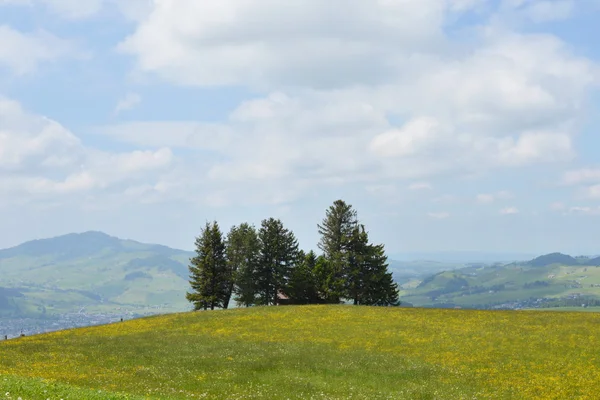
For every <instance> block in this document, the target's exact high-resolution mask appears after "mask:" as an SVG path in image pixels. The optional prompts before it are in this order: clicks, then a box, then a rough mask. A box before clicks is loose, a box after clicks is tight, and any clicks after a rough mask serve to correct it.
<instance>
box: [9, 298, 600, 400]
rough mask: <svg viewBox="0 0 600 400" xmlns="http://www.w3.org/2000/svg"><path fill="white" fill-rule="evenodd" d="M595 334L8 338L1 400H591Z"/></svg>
mask: <svg viewBox="0 0 600 400" xmlns="http://www.w3.org/2000/svg"><path fill="white" fill-rule="evenodd" d="M599 328H600V314H595V313H575V312H573V313H572V312H564V313H557V312H540V311H535V312H527V311H522V312H511V311H475V310H439V309H416V308H415V309H411V308H370V307H353V306H306V307H257V308H250V309H235V310H228V311H214V312H198V313H182V314H172V315H165V316H158V317H150V318H144V319H138V320H132V321H126V322H123V323H117V324H112V325H105V326H100V327H91V328H84V329H75V330H67V331H61V332H55V333H51V334H45V335H40V336H31V337H25V338H20V339H15V340H9V341H4V342H1V343H0V387H1V388H2V392H0V398H2V396H4V395H5V397H4V398H7V399H17V398H18V397H21V398H22V399H23V400H26V399H48V398H50V399H59V398H62V399H99V400H105V399H126V398H128V399H142V398H152V399H196V398H197V399H213V398H215V399H300V398H302V399H347V398H352V399H498V398H506V399H509V398H510V399H597V393H600V357H598V348H600V329H599ZM6 393H8V394H6Z"/></svg>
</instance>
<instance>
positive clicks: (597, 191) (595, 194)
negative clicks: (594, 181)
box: [586, 184, 600, 199]
mask: <svg viewBox="0 0 600 400" xmlns="http://www.w3.org/2000/svg"><path fill="white" fill-rule="evenodd" d="M586 195H587V197H589V198H592V199H600V184H598V185H593V186H589V187H587V188H586Z"/></svg>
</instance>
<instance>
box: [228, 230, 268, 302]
mask: <svg viewBox="0 0 600 400" xmlns="http://www.w3.org/2000/svg"><path fill="white" fill-rule="evenodd" d="M259 251H260V243H259V240H258V235H257V233H256V229H255V228H254V226H252V225H249V224H247V223H243V224H240V226H234V227H232V228H231V230H230V231H229V233H228V235H227V244H226V255H227V266H228V271H229V274H230V275H231V276H232V281H231V285H230V286H229V288H228V293H227V297H228V298H229V299H230V298H231V295H232V292H233V291H235V294H236V297H235V300H236V302H237V303H238V304H239V305H244V306H246V307H248V306H251V305H252V304H254V303H255V301H256V299H255V297H256V285H255V282H254V280H255V270H256V266H257V263H258V256H259Z"/></svg>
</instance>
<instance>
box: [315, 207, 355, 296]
mask: <svg viewBox="0 0 600 400" xmlns="http://www.w3.org/2000/svg"><path fill="white" fill-rule="evenodd" d="M357 225H358V219H357V213H356V211H355V210H354V209H353V208H352V205H350V204H346V202H344V201H343V200H336V201H335V202H334V203H333V205H331V206H330V207H329V209H328V210H327V211H326V214H325V218H324V219H323V222H322V223H321V224H319V225H317V226H318V230H319V234H320V235H321V239H320V241H319V245H318V246H319V249H321V250H322V251H323V254H324V256H325V258H326V259H327V262H328V264H329V265H328V267H329V270H330V276H329V279H328V281H329V282H328V288H327V289H328V292H329V294H328V297H329V300H330V301H331V302H335V303H339V302H340V301H341V298H342V296H343V295H344V291H345V289H344V286H345V285H346V276H345V271H346V270H347V268H348V266H347V264H346V263H347V261H348V254H347V253H348V251H349V247H348V246H349V244H350V241H351V239H352V235H353V232H354V230H355V229H356V227H357Z"/></svg>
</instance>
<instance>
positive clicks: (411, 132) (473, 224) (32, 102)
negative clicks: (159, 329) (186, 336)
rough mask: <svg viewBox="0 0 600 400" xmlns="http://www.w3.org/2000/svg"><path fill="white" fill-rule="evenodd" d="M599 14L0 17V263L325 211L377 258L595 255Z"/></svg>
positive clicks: (7, 5) (420, 4)
mask: <svg viewBox="0 0 600 400" xmlns="http://www.w3.org/2000/svg"><path fill="white" fill-rule="evenodd" d="M599 19H600V0H328V1H323V0H287V1H285V2H283V1H279V0H220V1H198V0H154V1H152V0H127V1H118V0H0V247H9V246H14V245H17V244H19V243H21V242H24V241H27V240H32V239H38V238H45V237H52V236H57V235H61V234H66V233H70V232H84V231H89V230H97V231H104V232H106V233H108V234H111V235H114V236H118V237H122V238H130V239H135V240H138V241H142V242H151V243H160V244H165V245H168V246H172V247H176V248H183V249H193V243H194V238H195V237H196V236H197V235H198V234H199V233H200V231H201V228H202V227H203V226H204V224H205V223H206V222H207V221H213V220H216V221H218V222H219V224H220V225H221V227H222V229H223V230H224V231H225V232H227V231H228V230H229V228H230V227H231V226H232V225H234V224H239V223H241V222H250V223H254V224H255V225H257V226H259V225H260V222H261V220H262V219H264V218H268V217H275V218H280V219H281V220H282V221H283V223H284V225H285V226H286V227H288V228H289V229H291V230H293V231H294V233H295V234H296V236H297V238H298V239H299V242H300V245H301V247H302V248H303V249H306V250H308V249H316V244H317V242H318V233H317V224H318V223H319V222H321V220H322V219H323V217H324V215H325V210H326V209H327V208H328V207H329V206H330V205H331V204H332V203H333V201H335V200H337V199H343V200H345V201H346V202H347V203H349V204H352V206H353V207H354V208H355V209H356V210H357V212H358V216H359V219H360V220H361V221H362V223H364V224H365V227H366V229H367V230H368V231H369V235H370V239H371V240H372V241H373V242H376V243H383V244H385V246H386V249H387V252H388V253H389V254H398V253H404V252H425V251H430V252H433V251H490V252H527V253H537V254H542V253H547V252H554V251H561V252H566V253H570V254H597V253H600V240H599V238H600V161H599V159H598V152H599V151H600V131H599V129H600V113H599V111H600V91H599V88H600V47H599V46H598V45H597V38H598V37H600V26H599V25H598V24H597V21H598V20H599Z"/></svg>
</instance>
